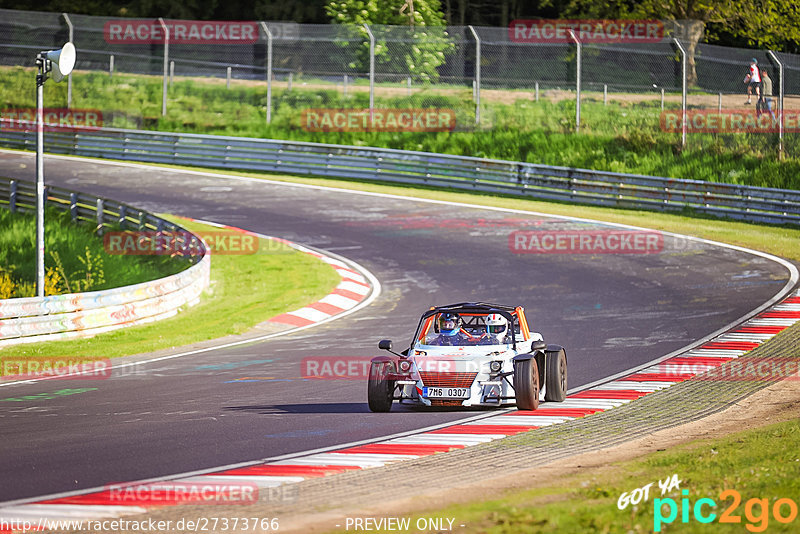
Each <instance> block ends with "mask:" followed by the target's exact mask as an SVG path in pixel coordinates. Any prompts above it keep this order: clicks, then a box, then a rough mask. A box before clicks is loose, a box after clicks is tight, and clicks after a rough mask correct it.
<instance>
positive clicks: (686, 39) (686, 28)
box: [675, 19, 706, 87]
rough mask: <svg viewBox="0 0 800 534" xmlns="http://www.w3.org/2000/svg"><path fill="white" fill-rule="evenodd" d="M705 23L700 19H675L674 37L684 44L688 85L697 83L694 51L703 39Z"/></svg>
mask: <svg viewBox="0 0 800 534" xmlns="http://www.w3.org/2000/svg"><path fill="white" fill-rule="evenodd" d="M705 29H706V24H705V22H703V21H702V20H690V19H685V20H676V21H675V37H676V38H677V39H678V40H679V41H680V42H681V43H683V44H685V45H686V59H687V67H688V68H687V69H686V83H687V85H688V86H690V87H691V86H694V85H697V63H696V62H695V53H696V51H697V45H698V44H699V43H700V40H701V39H703V34H704V33H705Z"/></svg>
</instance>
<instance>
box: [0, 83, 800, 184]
mask: <svg viewBox="0 0 800 534" xmlns="http://www.w3.org/2000/svg"><path fill="white" fill-rule="evenodd" d="M31 72H32V71H31V70H26V69H23V68H22V67H15V68H11V69H5V70H4V71H3V77H4V83H3V84H2V85H0V106H2V107H4V108H32V107H34V105H35V101H34V95H33V92H32V91H28V90H27V89H25V88H26V87H28V85H29V81H30V78H31V76H32V74H31ZM73 81H74V88H73V93H74V95H73V108H85V109H99V110H102V112H103V119H104V121H103V122H104V125H105V126H109V127H120V128H139V129H153V130H162V131H174V132H190V133H202V134H218V135H233V136H244V137H257V138H276V139H286V140H294V141H313V142H322V143H337V144H350V145H361V146H378V147H387V148H397V149H410V150H421V151H430V152H440V153H446V154H458V155H466V156H479V157H489V158H500V159H509V160H515V161H526V162H531V163H542V164H549V165H561V166H567V167H578V168H588V169H598V170H606V171H616V172H628V173H639V174H648V175H655V176H667V177H674V178H688V179H696V180H707V181H715V182H728V183H738V184H749V185H758V186H766V187H779V188H785V189H800V143H799V142H798V138H797V136H796V134H787V135H786V139H785V144H786V147H787V148H786V151H787V154H788V156H789V157H788V158H787V159H786V160H785V161H782V162H781V161H778V160H777V136H776V135H772V134H769V135H768V134H748V133H737V134H690V135H689V138H688V143H687V147H686V149H683V150H682V149H681V147H680V134H676V133H667V132H664V131H662V130H661V127H660V114H661V109H660V103H659V102H655V101H650V102H640V103H619V102H612V103H610V104H609V105H608V106H604V105H603V104H602V102H600V101H597V100H596V99H594V98H587V99H586V100H585V101H584V102H583V105H582V111H581V133H579V134H575V133H574V129H575V103H574V102H573V101H566V100H565V101H561V102H551V101H546V100H542V101H540V102H532V101H530V100H518V101H516V102H514V103H500V102H497V101H492V100H491V98H490V97H489V96H486V97H485V98H484V100H483V101H484V105H483V108H482V112H481V113H482V125H481V128H480V129H478V130H475V129H474V127H473V125H474V104H473V103H472V95H471V91H469V90H463V89H462V90H456V89H447V90H446V91H444V92H443V93H437V92H434V91H433V90H430V89H426V90H423V91H420V92H416V93H413V94H412V95H410V96H406V95H402V93H401V95H402V96H395V97H386V96H381V93H380V91H379V92H378V96H377V97H376V106H377V107H399V108H408V107H412V108H419V107H444V108H452V109H454V110H455V112H456V115H457V120H458V124H459V126H458V127H457V131H454V132H438V133H437V132H401V133H397V132H394V133H393V132H368V133H364V132H308V131H306V130H304V129H303V128H302V127H301V124H300V115H301V110H303V109H306V108H343V107H344V108H365V107H368V105H369V98H368V94H367V93H365V92H363V91H358V92H355V91H354V92H352V93H351V94H350V96H349V97H348V98H347V99H344V98H343V96H342V94H341V92H340V91H337V90H334V89H303V88H302V86H301V85H296V86H295V88H294V89H293V90H292V91H291V92H289V91H287V90H285V89H283V88H276V89H275V90H274V92H273V93H274V97H273V114H272V117H273V118H272V124H270V125H269V126H268V125H266V124H265V113H266V91H265V87H264V84H263V83H254V82H238V83H234V84H233V85H232V86H231V89H226V88H225V85H224V83H223V82H221V81H220V80H210V79H209V80H208V81H197V80H182V79H180V78H178V79H176V81H175V83H174V84H173V85H172V87H171V88H170V90H169V102H168V113H167V116H166V117H162V116H161V80H160V78H158V77H153V76H134V75H125V74H115V76H114V78H113V79H111V78H109V77H108V75H106V74H101V73H85V72H83V73H82V72H78V73H75V74H74V75H73ZM379 87H382V86H379ZM384 89H385V88H384ZM45 93H46V94H45V102H46V105H47V106H48V107H59V106H65V105H66V84H48V85H47V86H45ZM505 93H506V95H507V96H508V97H511V98H513V97H515V96H521V95H524V94H525V93H524V92H520V91H506V92H505ZM487 94H488V93H487Z"/></svg>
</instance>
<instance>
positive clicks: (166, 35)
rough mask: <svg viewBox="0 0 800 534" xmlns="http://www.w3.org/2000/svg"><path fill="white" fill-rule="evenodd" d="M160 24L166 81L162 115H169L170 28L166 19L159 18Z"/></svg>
mask: <svg viewBox="0 0 800 534" xmlns="http://www.w3.org/2000/svg"><path fill="white" fill-rule="evenodd" d="M158 23H159V24H161V29H162V30H163V31H164V80H163V82H162V84H161V85H162V90H161V115H162V116H166V115H167V82H168V81H169V80H168V79H167V77H168V74H169V73H168V72H167V68H168V67H169V28H167V25H166V24H165V23H164V19H163V18H161V17H158Z"/></svg>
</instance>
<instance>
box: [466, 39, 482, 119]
mask: <svg viewBox="0 0 800 534" xmlns="http://www.w3.org/2000/svg"><path fill="white" fill-rule="evenodd" d="M469 31H471V32H472V37H474V38H475V124H480V123H481V39H480V37H478V32H476V31H475V28H473V27H472V25H470V26H469Z"/></svg>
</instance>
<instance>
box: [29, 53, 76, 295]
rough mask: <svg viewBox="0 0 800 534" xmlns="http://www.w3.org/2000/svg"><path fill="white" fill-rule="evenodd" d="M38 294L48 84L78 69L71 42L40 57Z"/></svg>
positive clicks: (41, 269)
mask: <svg viewBox="0 0 800 534" xmlns="http://www.w3.org/2000/svg"><path fill="white" fill-rule="evenodd" d="M36 66H37V67H38V72H37V73H36V294H37V296H38V297H44V202H45V198H44V112H43V104H42V100H44V97H43V94H44V82H45V81H47V78H48V73H51V76H52V78H53V79H54V80H55V81H57V82H60V81H61V80H63V79H64V76H68V75H69V73H70V72H72V68H73V67H74V66H75V46H74V45H73V44H72V43H67V44H65V45H64V46H63V48H61V49H60V50H50V51H47V52H40V53H39V55H38V56H36Z"/></svg>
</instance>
